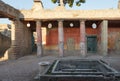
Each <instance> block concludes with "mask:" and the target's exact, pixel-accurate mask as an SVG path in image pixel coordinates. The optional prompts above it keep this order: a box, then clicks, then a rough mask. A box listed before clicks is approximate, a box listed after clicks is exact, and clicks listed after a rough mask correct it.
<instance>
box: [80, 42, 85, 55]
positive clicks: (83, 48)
mask: <svg viewBox="0 0 120 81" xmlns="http://www.w3.org/2000/svg"><path fill="white" fill-rule="evenodd" d="M80 54H81V56H83V57H85V56H86V45H85V43H83V42H81V43H80Z"/></svg>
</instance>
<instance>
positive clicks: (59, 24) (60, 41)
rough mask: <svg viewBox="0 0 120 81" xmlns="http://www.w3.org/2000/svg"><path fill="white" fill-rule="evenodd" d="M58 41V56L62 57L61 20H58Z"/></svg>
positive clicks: (62, 36)
mask: <svg viewBox="0 0 120 81" xmlns="http://www.w3.org/2000/svg"><path fill="white" fill-rule="evenodd" d="M58 43H59V56H60V57H63V54H64V32H63V21H62V20H59V21H58Z"/></svg>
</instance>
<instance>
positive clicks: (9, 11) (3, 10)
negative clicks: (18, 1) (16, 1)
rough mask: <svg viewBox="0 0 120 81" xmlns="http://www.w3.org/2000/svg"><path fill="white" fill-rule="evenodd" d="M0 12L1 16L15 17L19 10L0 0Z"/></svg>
mask: <svg viewBox="0 0 120 81" xmlns="http://www.w3.org/2000/svg"><path fill="white" fill-rule="evenodd" d="M0 14H1V15H2V17H7V18H16V17H18V15H19V14H20V12H19V10H17V9H15V8H14V7H12V6H10V5H8V4H6V3H4V2H3V1H1V0H0Z"/></svg>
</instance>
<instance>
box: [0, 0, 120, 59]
mask: <svg viewBox="0 0 120 81" xmlns="http://www.w3.org/2000/svg"><path fill="white" fill-rule="evenodd" d="M2 3H4V2H1V1H0V6H1V10H0V12H2V13H3V14H2V17H7V18H9V19H10V21H11V27H12V29H11V31H12V33H11V41H12V43H11V48H10V54H9V58H10V59H16V58H19V57H22V56H24V55H27V54H30V53H31V52H32V50H33V48H34V47H33V46H35V44H36V46H37V56H40V57H41V56H43V55H44V50H56V51H57V52H58V55H59V56H60V57H63V56H64V51H65V50H68V51H79V55H80V56H83V57H84V56H86V55H87V54H88V53H89V52H92V53H99V54H102V55H108V53H109V52H116V53H119V50H120V42H119V40H120V37H119V36H120V9H119V7H118V9H103V10H66V9H65V7H64V6H57V7H56V8H55V9H52V10H46V9H44V8H43V4H42V0H34V4H33V7H32V9H30V10H17V9H15V8H12V7H11V6H9V5H7V4H5V3H4V5H3V4H2ZM4 7H8V9H9V10H10V9H11V10H12V12H11V13H9V12H8V11H4V10H2V8H4ZM5 12H7V13H5ZM61 12H62V13H61ZM103 14H104V15H103ZM27 24H29V25H30V27H27ZM93 24H94V25H96V28H92V25H93ZM43 29H44V30H43ZM43 31H44V32H43ZM33 33H36V38H35V39H36V40H35V41H33ZM45 33H46V34H45ZM43 49H44V50H43Z"/></svg>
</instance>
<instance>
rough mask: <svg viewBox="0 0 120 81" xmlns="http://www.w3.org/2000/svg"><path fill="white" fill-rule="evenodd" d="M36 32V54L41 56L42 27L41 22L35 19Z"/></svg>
mask: <svg viewBox="0 0 120 81" xmlns="http://www.w3.org/2000/svg"><path fill="white" fill-rule="evenodd" d="M36 32H37V56H42V54H43V49H42V29H41V22H40V21H36Z"/></svg>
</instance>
